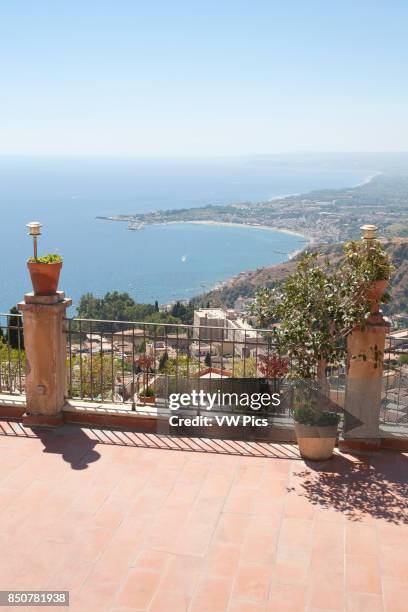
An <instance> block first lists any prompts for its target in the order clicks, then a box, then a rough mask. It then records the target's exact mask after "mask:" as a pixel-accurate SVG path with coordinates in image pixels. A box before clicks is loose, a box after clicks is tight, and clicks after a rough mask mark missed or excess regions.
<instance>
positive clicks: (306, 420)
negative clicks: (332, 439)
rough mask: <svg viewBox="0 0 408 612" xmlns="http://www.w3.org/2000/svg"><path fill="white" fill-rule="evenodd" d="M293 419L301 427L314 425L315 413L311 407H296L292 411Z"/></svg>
mask: <svg viewBox="0 0 408 612" xmlns="http://www.w3.org/2000/svg"><path fill="white" fill-rule="evenodd" d="M293 418H294V419H295V421H296V422H297V423H302V425H314V420H315V411H314V410H313V408H312V407H311V406H307V405H306V406H297V407H296V408H294V410H293Z"/></svg>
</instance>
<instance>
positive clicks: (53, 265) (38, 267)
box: [27, 221, 62, 295]
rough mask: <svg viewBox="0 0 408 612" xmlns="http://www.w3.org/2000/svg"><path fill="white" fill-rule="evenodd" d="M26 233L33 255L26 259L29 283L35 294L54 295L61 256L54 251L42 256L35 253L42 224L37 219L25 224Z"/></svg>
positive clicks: (60, 265)
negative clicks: (31, 241)
mask: <svg viewBox="0 0 408 612" xmlns="http://www.w3.org/2000/svg"><path fill="white" fill-rule="evenodd" d="M27 227H28V235H29V236H31V237H32V239H33V247H34V257H30V259H29V260H28V261H27V267H28V270H29V272H30V276H31V283H32V285H33V291H34V294H35V295H54V294H55V293H56V292H57V289H58V281H59V277H60V273H61V268H62V258H61V256H60V255H57V254H56V253H48V254H47V255H43V256H42V257H38V255H37V240H38V237H39V236H41V228H42V225H41V223H39V221H31V222H30V223H28V224H27Z"/></svg>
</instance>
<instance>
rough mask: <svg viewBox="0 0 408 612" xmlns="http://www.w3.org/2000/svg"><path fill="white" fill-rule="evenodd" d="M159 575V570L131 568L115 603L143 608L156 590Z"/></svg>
mask: <svg viewBox="0 0 408 612" xmlns="http://www.w3.org/2000/svg"><path fill="white" fill-rule="evenodd" d="M160 576H161V574H160V573H159V572H150V571H145V570H142V569H137V568H134V569H131V570H130V572H129V573H128V575H127V577H126V580H125V581H124V584H123V586H122V588H121V589H120V591H119V593H118V595H117V597H116V600H115V605H117V606H125V607H129V608H139V609H142V610H145V609H146V608H148V606H149V605H150V603H151V601H152V599H153V596H154V595H155V593H156V591H157V587H158V585H159V582H160Z"/></svg>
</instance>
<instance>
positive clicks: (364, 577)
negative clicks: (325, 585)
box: [346, 555, 381, 594]
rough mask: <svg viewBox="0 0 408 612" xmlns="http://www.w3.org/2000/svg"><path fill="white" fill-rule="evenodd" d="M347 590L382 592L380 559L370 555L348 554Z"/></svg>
mask: <svg viewBox="0 0 408 612" xmlns="http://www.w3.org/2000/svg"><path fill="white" fill-rule="evenodd" d="M346 591H358V592H360V593H378V594H379V593H381V577H380V567H379V560H378V558H377V557H375V556H369V555H346Z"/></svg>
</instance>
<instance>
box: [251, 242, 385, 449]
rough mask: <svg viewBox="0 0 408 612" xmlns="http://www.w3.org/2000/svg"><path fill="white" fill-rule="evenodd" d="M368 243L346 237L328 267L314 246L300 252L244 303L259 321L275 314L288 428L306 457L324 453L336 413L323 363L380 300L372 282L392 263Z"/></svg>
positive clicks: (337, 356)
mask: <svg viewBox="0 0 408 612" xmlns="http://www.w3.org/2000/svg"><path fill="white" fill-rule="evenodd" d="M375 242H376V244H375V245H370V246H367V245H365V244H364V243H363V245H362V246H361V243H357V242H352V243H348V244H346V245H345V258H343V260H342V261H341V262H340V263H339V262H337V265H336V266H335V267H334V266H330V262H329V261H327V260H325V261H322V257H321V256H320V255H319V254H317V253H313V254H307V253H306V254H304V255H302V256H301V258H300V260H299V263H298V266H297V269H296V271H295V273H294V274H292V275H291V276H289V277H288V278H287V279H286V281H285V282H284V284H283V286H282V287H281V288H280V289H273V290H269V289H261V290H260V291H259V292H258V294H257V297H256V300H255V303H254V304H253V306H252V307H251V309H250V313H249V314H250V316H253V317H255V319H256V320H257V321H258V322H259V324H260V325H262V326H265V325H268V324H269V323H271V322H273V321H279V326H276V327H274V328H273V330H272V333H273V334H274V336H275V341H276V344H277V347H278V349H279V352H280V353H281V354H286V355H287V357H288V359H289V363H290V369H289V373H288V379H289V380H290V381H291V383H292V388H293V395H292V397H293V400H292V407H293V416H294V420H295V431H296V436H297V440H298V443H299V449H300V452H301V454H302V456H303V457H304V458H307V459H320V460H321V459H327V458H328V457H330V456H331V454H332V452H333V448H334V445H335V442H336V434H337V426H338V423H339V415H338V414H337V413H336V412H335V410H334V406H333V404H332V403H331V402H330V400H329V385H328V381H327V376H326V369H327V366H328V364H329V365H330V366H333V365H336V364H338V363H339V362H340V361H341V360H343V359H344V358H345V348H344V347H345V338H346V336H347V335H348V334H349V333H350V332H351V331H352V330H353V329H354V328H355V327H356V326H358V325H360V326H362V327H363V326H364V325H365V323H366V321H367V319H368V318H369V316H370V314H371V312H372V310H373V303H374V301H375V303H377V302H379V301H380V300H383V299H385V296H384V291H385V289H384V284H382V285H381V292H382V293H381V295H380V290H379V289H378V291H377V292H376V293H375V294H374V293H373V290H374V291H375V290H376V285H375V283H376V282H377V281H387V279H388V278H389V275H390V274H391V272H392V264H391V262H390V260H389V257H388V255H387V253H386V252H385V251H384V249H383V247H382V246H381V244H380V243H378V242H377V241H375ZM373 288H374V289H373Z"/></svg>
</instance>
